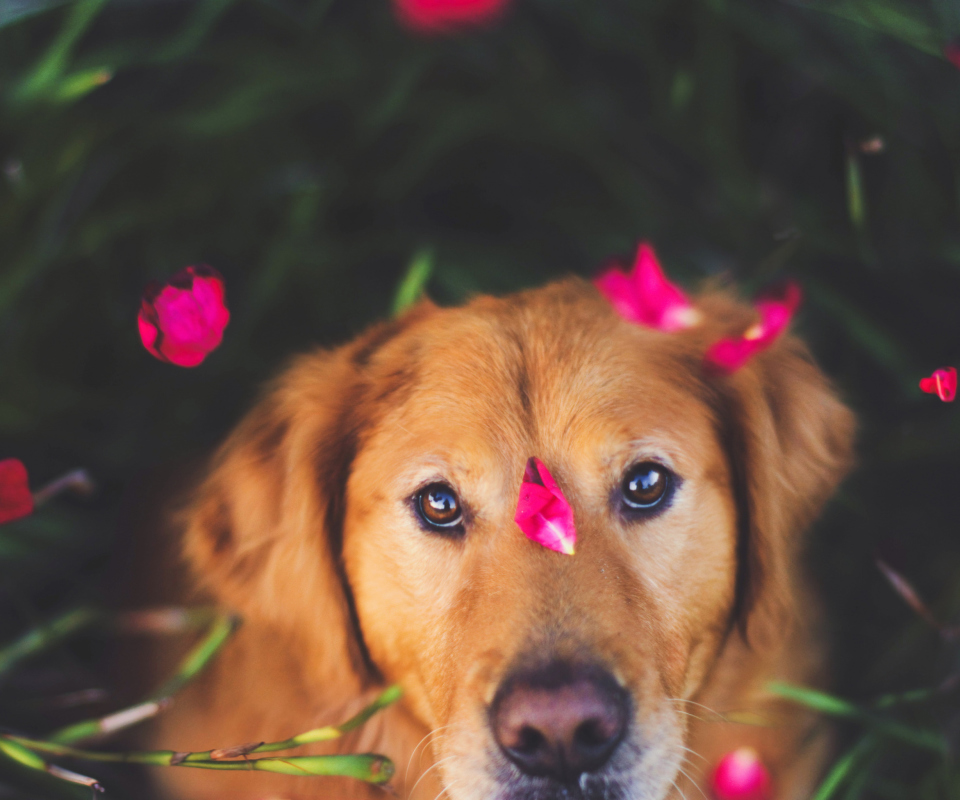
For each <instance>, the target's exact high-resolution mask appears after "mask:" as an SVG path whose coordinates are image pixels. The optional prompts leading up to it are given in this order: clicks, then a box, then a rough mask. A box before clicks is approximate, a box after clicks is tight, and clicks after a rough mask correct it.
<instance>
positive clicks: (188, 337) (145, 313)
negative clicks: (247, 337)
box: [138, 266, 230, 367]
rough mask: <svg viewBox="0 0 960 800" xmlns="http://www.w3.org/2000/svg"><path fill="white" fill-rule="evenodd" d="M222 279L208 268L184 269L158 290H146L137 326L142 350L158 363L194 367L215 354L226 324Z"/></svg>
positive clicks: (154, 287)
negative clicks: (156, 359) (155, 358)
mask: <svg viewBox="0 0 960 800" xmlns="http://www.w3.org/2000/svg"><path fill="white" fill-rule="evenodd" d="M224 295H225V292H224V285H223V278H222V277H220V274H219V273H218V272H216V270H214V269H212V268H211V267H205V266H204V267H187V268H186V269H183V270H180V272H178V273H177V274H176V275H174V276H173V277H172V278H171V279H170V282H169V283H167V284H166V285H165V286H163V287H162V288H158V287H156V286H151V287H148V291H147V292H145V293H144V297H143V301H142V303H141V308H140V315H139V318H138V326H139V328H140V339H141V340H142V341H143V345H144V347H146V348H147V350H149V351H150V352H151V353H152V354H153V355H154V356H156V357H157V358H159V359H160V360H161V361H168V362H170V363H172V364H177V365H178V366H181V367H195V366H197V365H198V364H200V363H201V362H202V361H203V360H204V358H206V357H207V355H208V354H209V353H210V352H212V351H213V350H215V349H216V348H217V347H218V346H219V345H220V342H221V340H222V339H223V330H224V328H226V326H227V323H228V322H229V321H230V312H229V311H228V310H227V307H226V304H225V302H224Z"/></svg>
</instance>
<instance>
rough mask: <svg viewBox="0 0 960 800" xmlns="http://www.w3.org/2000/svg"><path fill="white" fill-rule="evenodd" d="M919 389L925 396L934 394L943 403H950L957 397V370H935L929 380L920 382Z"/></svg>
mask: <svg viewBox="0 0 960 800" xmlns="http://www.w3.org/2000/svg"><path fill="white" fill-rule="evenodd" d="M920 388H921V389H922V390H923V391H925V392H926V393H927V394H935V395H936V396H937V397H939V398H940V399H941V400H943V402H944V403H952V402H953V401H954V400H955V399H956V397H957V370H956V368H954V367H943V368H941V369H938V370H935V371H934V373H933V374H932V375H931V376H930V377H929V378H923V379H921V381H920Z"/></svg>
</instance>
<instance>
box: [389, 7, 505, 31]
mask: <svg viewBox="0 0 960 800" xmlns="http://www.w3.org/2000/svg"><path fill="white" fill-rule="evenodd" d="M508 4H509V0H393V8H394V11H395V13H396V15H397V18H398V19H399V20H400V22H401V23H402V24H403V25H404V26H406V27H407V28H409V29H410V30H413V31H416V32H417V33H422V34H428V35H429V34H438V33H439V34H443V33H450V32H453V31H455V30H458V29H462V28H471V27H476V26H478V25H487V24H489V23H491V22H493V21H495V20H496V19H497V18H498V17H499V16H500V15H501V14H502V13H503V12H504V10H505V9H506V7H507V5H508Z"/></svg>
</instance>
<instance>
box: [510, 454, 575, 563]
mask: <svg viewBox="0 0 960 800" xmlns="http://www.w3.org/2000/svg"><path fill="white" fill-rule="evenodd" d="M514 521H515V522H516V523H517V525H518V526H519V527H520V530H522V531H523V532H524V534H526V537H527V538H528V539H530V540H531V541H533V542H536V543H537V544H539V545H543V546H544V547H546V548H548V549H550V550H556V551H557V552H558V553H564V554H566V555H568V556H572V555H573V552H574V545H576V542H577V531H576V528H575V527H574V524H573V509H572V508H570V504H569V503H568V502H567V498H566V497H564V496H563V492H562V491H561V489H560V487H559V486H558V485H557V482H556V481H555V480H554V479H553V476H552V475H551V474H550V470H548V469H547V468H546V466H545V465H544V463H543V462H542V461H541V460H540V459H539V458H531V459H529V460H528V461H527V467H526V470H524V474H523V483H521V484H520V499H519V500H518V501H517V513H516V515H515V516H514Z"/></svg>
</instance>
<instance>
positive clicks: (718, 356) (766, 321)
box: [704, 281, 803, 375]
mask: <svg viewBox="0 0 960 800" xmlns="http://www.w3.org/2000/svg"><path fill="white" fill-rule="evenodd" d="M802 300H803V293H802V292H801V291H800V287H799V286H798V285H797V284H796V283H794V282H793V281H788V282H787V283H785V284H783V285H782V286H781V287H779V288H778V289H777V290H775V291H773V292H770V293H768V294H765V295H762V296H761V297H760V298H759V299H758V300H757V301H756V302H755V303H754V307H755V308H756V309H757V312H758V313H759V314H760V321H759V322H756V323H754V324H753V325H751V326H750V327H749V328H747V330H746V331H744V333H743V335H742V336H737V337H732V338H728V339H721V340H720V341H718V342H715V343H714V344H713V345H711V346H710V349H709V350H707V354H706V356H704V362H705V363H706V365H707V367H709V368H711V369H713V370H716V371H718V372H721V373H724V374H727V375H729V374H730V373H733V372H736V371H737V370H738V369H740V368H741V367H743V366H744V365H745V364H746V363H747V362H748V361H749V360H750V359H751V358H753V357H754V356H755V355H756V354H757V353H759V352H761V351H762V350H766V349H767V348H768V347H769V346H770V345H772V344H773V343H774V342H775V341H776V340H777V339H778V338H779V336H780V335H781V334H782V333H783V332H784V331H785V330H786V329H787V326H788V325H789V324H790V320H791V319H793V315H794V314H795V313H796V311H797V309H798V308H799V307H800V303H801V301H802Z"/></svg>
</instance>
